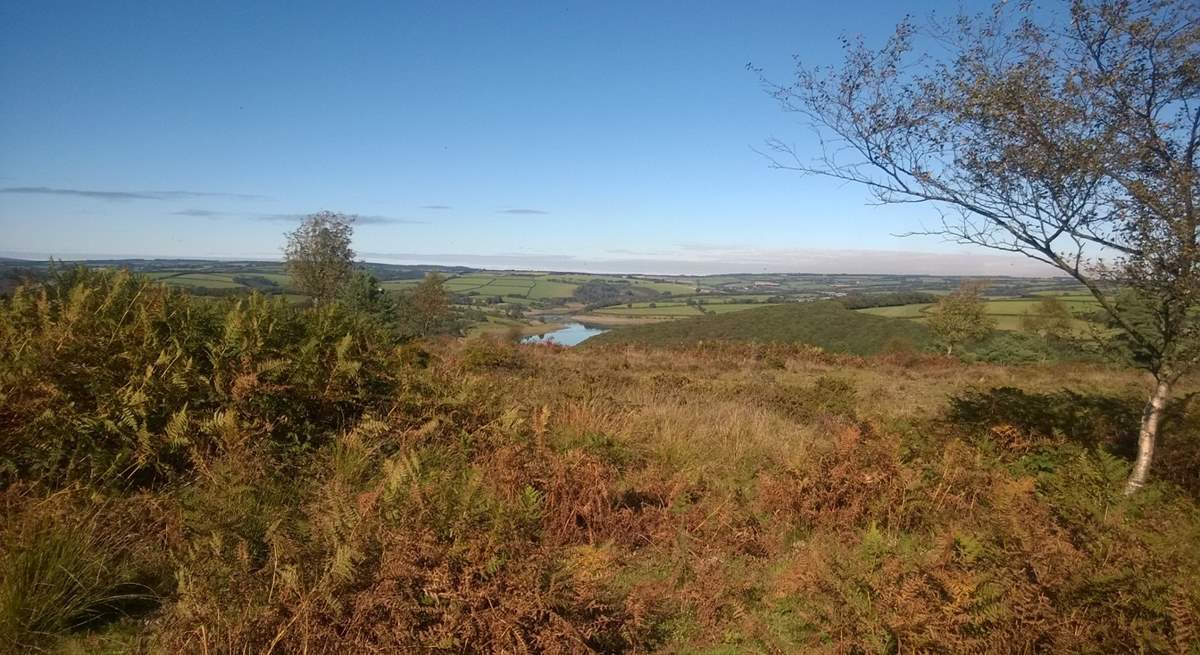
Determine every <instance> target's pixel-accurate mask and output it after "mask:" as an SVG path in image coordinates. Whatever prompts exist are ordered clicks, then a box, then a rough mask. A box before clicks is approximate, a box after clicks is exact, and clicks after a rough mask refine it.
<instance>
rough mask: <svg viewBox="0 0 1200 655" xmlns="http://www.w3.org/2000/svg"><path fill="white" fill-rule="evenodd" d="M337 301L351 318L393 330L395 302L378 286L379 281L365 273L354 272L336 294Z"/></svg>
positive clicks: (395, 311)
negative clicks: (347, 311)
mask: <svg viewBox="0 0 1200 655" xmlns="http://www.w3.org/2000/svg"><path fill="white" fill-rule="evenodd" d="M338 301H339V302H340V303H341V304H342V306H343V307H345V308H346V309H348V310H349V311H350V314H351V315H353V316H360V317H364V318H368V319H370V320H372V321H375V322H376V323H377V324H378V325H379V326H381V327H384V328H387V329H395V327H396V323H397V310H396V302H395V300H394V299H393V298H392V297H391V295H390V294H388V292H387V291H384V289H383V287H381V286H380V285H379V280H378V279H377V278H376V277H375V276H374V275H372V274H370V273H369V272H367V271H363V270H358V271H354V272H353V274H352V275H351V276H350V280H349V281H348V282H347V283H346V284H345V286H343V287H342V289H341V291H340V293H339V294H338Z"/></svg>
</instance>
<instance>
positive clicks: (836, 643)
mask: <svg viewBox="0 0 1200 655" xmlns="http://www.w3.org/2000/svg"><path fill="white" fill-rule="evenodd" d="M815 307H816V308H817V311H816V312H814V313H812V314H810V317H812V316H816V317H825V319H826V320H827V321H828V324H829V325H830V326H831V327H830V330H829V331H828V332H826V334H829V333H831V332H832V330H834V329H837V328H838V326H839V325H848V326H849V327H847V328H846V329H849V330H852V331H853V333H854V334H855V335H856V336H855V341H854V343H858V344H860V345H861V344H867V343H869V338H876V336H877V335H875V332H873V331H870V330H865V329H863V330H859V329H858V327H856V325H855V324H844V323H842V322H840V321H844V320H845V319H844V317H842V316H841V313H840V312H838V311H837V310H836V308H834V309H830V308H828V307H822V306H815ZM797 309H799V308H797ZM348 311H349V310H348V309H346V308H343V307H340V306H338V305H329V306H326V307H324V308H321V309H320V310H317V309H311V308H310V309H305V308H300V307H296V306H294V305H290V304H288V303H286V302H283V301H282V300H274V301H272V300H269V299H266V298H264V297H262V296H252V297H250V298H248V299H243V300H234V299H218V300H208V301H204V300H201V299H197V298H195V297H192V296H189V295H186V294H184V293H181V292H178V291H172V290H170V289H168V288H166V287H165V286H163V285H160V284H152V283H149V282H148V280H147V279H145V278H142V277H138V276H131V275H128V274H125V273H114V272H86V271H79V272H76V273H74V274H72V275H70V276H64V277H62V278H60V279H59V281H57V282H56V283H55V284H53V285H49V286H48V287H46V288H42V289H31V290H23V291H19V292H18V293H17V294H16V295H15V296H14V297H13V298H12V299H11V300H6V301H0V652H55V653H72V654H74V653H109V654H115V653H145V652H150V653H158V652H178V653H213V654H214V655H215V654H218V653H229V654H232V653H249V652H255V653H258V652H264V653H265V652H274V653H312V654H314V655H315V654H319V653H331V654H332V653H360V652H361V653H381V652H404V653H410V652H411V653H431V654H432V653H493V652H515V653H588V652H595V653H614V654H619V653H626V654H633V653H708V654H718V653H763V654H766V653H792V652H798V653H808V652H822V653H895V652H942V653H950V652H953V653H958V652H1000V653H1005V652H1011V653H1029V652H1129V651H1130V650H1131V645H1134V646H1135V647H1134V648H1132V650H1136V651H1139V652H1145V653H1171V652H1181V653H1186V652H1195V648H1196V644H1197V635H1198V632H1197V629H1198V626H1200V551H1198V550H1197V549H1196V548H1195V544H1196V543H1198V542H1200V507H1198V505H1197V498H1198V495H1200V484H1198V482H1200V476H1198V473H1200V459H1198V458H1197V455H1196V454H1197V453H1198V452H1200V448H1198V445H1200V444H1198V443H1197V435H1198V434H1200V411H1198V410H1197V409H1196V408H1195V407H1194V405H1189V404H1188V403H1186V402H1179V403H1175V404H1173V405H1172V406H1171V408H1170V413H1169V418H1170V420H1169V421H1168V423H1167V425H1166V427H1164V435H1163V441H1162V446H1161V449H1160V451H1159V455H1158V459H1157V460H1156V466H1155V469H1154V474H1153V476H1152V481H1151V484H1150V486H1148V487H1147V488H1146V489H1144V490H1143V491H1142V492H1141V493H1140V494H1139V495H1137V496H1135V497H1132V498H1130V497H1126V496H1123V495H1122V493H1121V486H1122V483H1123V481H1124V479H1125V477H1126V476H1127V475H1128V472H1129V469H1130V462H1129V459H1128V458H1129V453H1130V449H1131V444H1132V443H1133V442H1134V441H1135V440H1136V429H1137V422H1138V415H1139V412H1140V409H1141V405H1142V403H1143V402H1144V396H1143V393H1144V387H1143V380H1142V378H1141V377H1140V376H1138V375H1137V374H1136V373H1134V372H1131V371H1122V370H1116V369H1112V368H1102V367H1097V366H1086V365H1078V364H1072V365H1061V364H1060V365H1055V366H1039V365H1034V366H1026V367H1022V368H1021V369H1012V368H1007V367H1003V366H996V365H990V364H964V363H962V362H958V361H955V360H952V359H949V358H943V357H924V356H921V355H906V356H892V355H883V356H873V357H860V356H848V355H835V354H830V353H827V352H819V351H817V350H815V349H813V348H809V347H806V346H800V345H782V344H753V343H728V342H718V341H710V340H706V341H705V343H704V344H703V345H699V344H692V345H683V346H674V347H646V346H629V345H621V346H618V347H603V345H597V346H592V347H589V348H576V349H566V348H561V347H556V346H520V345H516V344H513V343H509V342H502V341H493V340H490V339H483V338H481V339H474V340H462V339H458V340H456V339H443V340H436V341H428V342H416V343H415V342H409V343H397V342H395V341H394V340H392V339H389V338H388V337H387V334H386V333H384V332H382V331H380V329H379V328H378V326H376V325H373V324H372V323H371V321H370V316H369V315H355V314H350V313H347V312H348ZM777 312H778V310H776V311H775V312H771V313H770V315H771V316H775V315H776V313H777ZM788 316H789V315H788V314H786V313H784V314H783V315H782V317H781V318H779V320H780V321H782V320H784V319H786V318H787V317H788ZM812 320H815V319H812ZM868 324H870V323H868ZM906 325H907V324H906ZM1065 381H1067V382H1065ZM1064 383H1066V384H1069V386H1070V388H1068V389H1064V388H1063V386H1064ZM1195 389H1196V384H1195V381H1193V380H1186V381H1184V383H1183V384H1181V389H1180V395H1181V396H1184V397H1186V395H1187V394H1188V393H1189V392H1194V391H1195Z"/></svg>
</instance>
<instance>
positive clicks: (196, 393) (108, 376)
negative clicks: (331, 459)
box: [0, 268, 394, 484]
mask: <svg viewBox="0 0 1200 655" xmlns="http://www.w3.org/2000/svg"><path fill="white" fill-rule="evenodd" d="M391 349H392V345H391V344H390V343H389V342H387V341H384V340H383V339H382V337H381V336H380V335H377V334H374V333H373V332H372V331H371V329H370V327H369V326H364V325H363V324H362V323H361V322H358V321H353V320H350V317H348V316H345V315H343V314H339V313H338V310H337V308H336V307H330V308H327V309H323V310H322V311H320V312H306V311H304V310H300V309H296V308H293V307H291V306H289V305H287V304H286V303H284V302H283V301H282V300H271V299H267V298H265V297H262V296H258V295H255V296H251V297H249V298H245V299H238V300H236V301H224V302H217V301H207V300H198V299H195V298H191V297H188V296H186V295H184V294H182V293H181V292H179V291H175V290H171V289H168V288H166V287H165V286H163V285H161V284H158V283H155V282H153V281H152V280H150V279H148V278H145V277H143V276H139V275H133V274H130V273H127V272H124V271H96V270H88V269H83V268H77V269H71V270H69V271H66V272H62V273H59V274H58V275H56V276H55V277H54V279H52V280H51V281H50V282H48V283H47V284H45V285H41V286H37V287H26V288H22V289H19V290H18V291H17V292H16V293H15V294H14V296H13V298H12V300H11V301H9V302H8V303H5V304H4V305H3V306H0V471H2V475H3V476H4V478H7V479H9V480H11V479H13V478H14V477H15V476H17V475H20V476H21V477H22V478H24V479H27V480H28V479H41V480H48V481H49V480H52V481H55V482H56V483H61V482H62V481H65V480H71V479H79V480H90V481H105V482H110V483H122V484H144V483H147V482H151V481H154V480H158V479H161V478H163V477H164V476H167V475H169V474H170V473H172V472H175V471H179V470H181V469H183V468H187V467H188V466H189V465H190V463H191V462H192V461H193V460H194V459H195V458H196V457H203V456H205V455H206V454H208V453H210V452H212V451H214V450H219V449H224V448H230V447H234V446H236V445H237V444H240V443H241V442H243V441H244V440H247V439H265V440H267V441H269V442H271V443H272V444H273V445H274V446H276V447H277V448H279V449H283V450H287V449H296V448H304V447H306V446H307V445H310V444H311V443H312V442H314V441H319V440H321V439H324V438H327V437H328V436H329V434H331V433H332V432H334V431H336V430H337V429H339V428H341V427H342V426H344V425H346V424H347V423H348V422H350V421H352V420H353V419H354V417H356V416H358V415H359V414H361V413H362V412H363V411H365V410H366V409H367V408H369V407H370V406H372V405H373V404H376V403H378V402H379V401H381V400H382V399H384V398H386V397H387V394H388V392H389V390H390V388H391V387H392V381H393V377H392V376H393V375H394V372H393V371H391V370H390V368H389V363H390V357H391V352H390V350H391Z"/></svg>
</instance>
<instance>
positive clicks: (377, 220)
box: [252, 214, 429, 225]
mask: <svg viewBox="0 0 1200 655" xmlns="http://www.w3.org/2000/svg"><path fill="white" fill-rule="evenodd" d="M305 216H308V214H255V215H253V216H252V218H254V219H255V220H258V221H277V222H282V223H296V222H299V221H300V220H302V219H303V218H304V217H305ZM350 216H351V217H352V218H353V219H354V224H355V225H428V224H429V221H420V220H417V219H413V218H396V217H394V216H380V215H379V214H350Z"/></svg>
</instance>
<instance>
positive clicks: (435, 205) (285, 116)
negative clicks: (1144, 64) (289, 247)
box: [0, 0, 1040, 274]
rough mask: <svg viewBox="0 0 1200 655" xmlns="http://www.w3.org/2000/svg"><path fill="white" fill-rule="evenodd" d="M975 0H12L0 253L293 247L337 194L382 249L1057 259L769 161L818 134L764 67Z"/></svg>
mask: <svg viewBox="0 0 1200 655" xmlns="http://www.w3.org/2000/svg"><path fill="white" fill-rule="evenodd" d="M958 6H959V5H958V4H957V3H954V4H947V3H944V2H908V3H904V6H903V8H901V7H898V6H897V5H896V4H895V3H891V2H858V3H853V4H850V3H807V2H805V3H801V2H737V3H733V2H730V3H696V2H677V3H657V2H656V3H651V2H628V3H622V2H603V3H597V2H592V3H574V2H545V3H521V2H512V3H509V2H503V3H499V2H498V3H455V2H429V3H418V2H403V3H400V2H380V3H358V2H347V3H315V2H314V3H305V2H287V3H283V2H280V3H247V2H228V3H226V2H203V3H197V2H168V1H160V2H152V3H151V2H146V3H137V2H114V3H99V2H79V3H67V2H54V1H52V0H43V1H39V2H24V1H16V0H0V88H3V93H2V94H0V234H3V238H2V239H0V254H8V255H14V254H15V255H18V256H45V255H48V254H53V255H57V256H63V257H71V256H80V255H90V256H100V255H142V256H191V257H262V258H276V257H278V256H279V248H280V245H281V243H282V234H283V232H284V231H286V230H288V229H290V228H291V227H292V226H293V225H294V216H296V215H299V214H303V213H307V212H312V211H316V210H320V209H331V210H336V211H344V212H348V213H354V214H358V215H360V216H362V217H363V219H362V220H361V221H360V224H359V226H358V228H357V231H356V240H355V246H356V248H357V250H358V251H359V253H360V254H361V255H362V256H363V257H364V258H366V259H371V260H378V261H398V262H428V263H459V264H469V265H484V266H499V267H506V268H507V267H519V268H520V267H528V268H555V269H572V270H623V271H629V272H680V273H702V272H717V271H730V270H744V271H750V272H756V271H763V270H771V271H810V272H830V271H847V272H955V273H982V274H1022V273H1029V272H1031V271H1033V270H1040V269H1036V268H1035V267H1031V266H1030V265H1029V264H1028V263H1026V262H1024V261H1022V260H1020V259H1012V258H1007V257H995V256H990V255H987V254H986V253H983V252H980V251H971V250H966V249H964V248H963V247H961V246H957V245H953V244H945V243H942V242H940V241H938V240H936V239H931V238H921V239H914V238H904V239H901V238H898V237H893V236H891V235H892V234H894V233H900V232H904V231H906V230H909V229H912V228H914V227H917V226H918V225H919V223H920V222H921V220H922V219H925V220H929V219H930V218H931V217H932V215H931V214H930V213H929V211H930V210H928V209H920V208H912V207H905V208H896V207H889V208H879V207H872V206H868V205H867V196H866V194H865V193H864V191H863V190H862V189H860V188H856V187H847V186H844V185H840V184H837V183H835V182H832V181H829V180H821V179H813V178H803V177H799V176H797V175H796V174H793V173H787V172H782V171H774V170H770V169H769V168H768V166H767V163H766V162H765V160H764V159H762V157H761V156H760V155H758V154H756V153H755V152H754V151H753V148H754V147H755V146H757V145H759V144H761V143H762V142H763V140H764V139H766V138H768V137H771V136H779V137H782V138H785V139H787V140H790V141H793V142H794V143H796V144H797V145H799V146H801V147H804V146H805V144H808V143H810V142H811V137H810V135H809V133H808V132H807V130H806V128H804V127H803V126H802V125H800V124H798V123H797V122H796V120H795V119H794V118H793V117H790V116H787V115H785V114H782V113H781V112H780V111H779V110H778V108H777V106H776V105H775V104H774V103H773V102H772V101H771V99H770V98H768V97H767V96H766V95H765V94H764V93H763V91H762V90H761V89H760V87H759V84H758V81H757V78H756V77H755V76H754V75H753V74H752V73H749V72H747V71H746V69H745V66H746V64H747V63H748V62H753V63H754V64H755V65H757V66H761V67H763V68H765V69H766V71H767V73H768V75H770V76H772V77H775V78H780V79H782V78H786V77H787V76H788V75H789V74H790V72H791V70H792V64H791V61H792V59H791V58H792V55H799V56H800V57H801V58H803V59H804V60H805V61H808V62H812V63H833V62H835V61H836V60H837V59H838V57H839V55H840V50H839V45H838V40H837V37H838V35H839V34H859V33H861V34H863V35H864V36H866V38H867V39H868V40H870V41H873V42H876V43H878V42H880V41H881V40H882V39H884V38H886V36H887V35H888V34H889V33H890V31H891V29H892V27H893V26H894V24H895V22H896V21H897V20H899V19H900V18H902V16H903V12H905V11H907V12H909V13H912V14H914V15H923V14H926V13H928V12H929V11H932V10H935V9H936V10H937V11H939V12H953V11H955V10H957V8H958Z"/></svg>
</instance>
